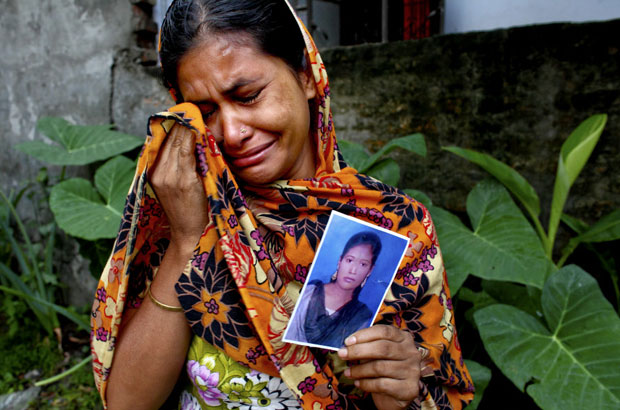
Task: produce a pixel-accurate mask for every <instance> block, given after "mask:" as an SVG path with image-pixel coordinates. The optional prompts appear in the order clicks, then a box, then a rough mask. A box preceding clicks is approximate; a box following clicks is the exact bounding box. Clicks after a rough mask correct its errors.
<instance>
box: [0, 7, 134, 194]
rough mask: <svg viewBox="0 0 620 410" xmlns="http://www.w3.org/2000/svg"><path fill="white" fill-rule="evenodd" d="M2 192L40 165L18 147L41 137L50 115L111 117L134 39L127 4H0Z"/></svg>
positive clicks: (90, 120) (85, 119)
mask: <svg viewBox="0 0 620 410" xmlns="http://www.w3.org/2000/svg"><path fill="white" fill-rule="evenodd" d="M0 13H1V14H0V38H2V49H3V52H2V58H1V59H0V95H2V98H1V99H0V121H1V122H2V124H3V126H2V128H1V129H0V140H1V141H2V145H3V147H4V149H3V150H1V151H0V187H2V188H7V187H12V188H14V187H16V186H17V185H18V183H19V182H20V181H23V180H25V179H29V178H31V177H32V176H33V175H36V172H37V169H38V168H39V166H40V165H41V164H38V163H36V162H35V161H32V160H30V159H29V157H27V156H26V155H24V154H21V153H19V152H17V151H15V150H13V149H12V148H10V147H12V146H13V145H14V144H15V143H17V142H21V141H28V140H33V139H35V138H41V135H39V134H38V132H36V130H35V125H36V121H37V119H38V118H39V117H41V116H44V115H54V116H61V117H65V118H67V119H69V120H71V121H74V122H76V123H80V124H102V123H107V122H108V121H109V119H110V98H111V91H112V66H113V61H114V55H115V54H116V53H117V51H118V49H120V48H121V47H127V45H128V44H130V42H131V41H132V27H131V18H132V12H131V3H130V2H129V1H128V0H108V1H100V0H3V1H0Z"/></svg>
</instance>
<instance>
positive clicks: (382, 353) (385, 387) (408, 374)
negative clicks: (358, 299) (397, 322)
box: [338, 325, 421, 410]
mask: <svg viewBox="0 0 620 410" xmlns="http://www.w3.org/2000/svg"><path fill="white" fill-rule="evenodd" d="M345 346H346V347H343V348H342V349H340V350H339V351H338V355H339V356H340V357H341V358H342V359H345V360H347V361H349V360H360V361H361V364H357V365H354V366H351V367H350V368H348V369H346V370H345V373H344V374H345V376H347V377H350V378H352V379H354V380H355V385H356V386H357V387H359V388H360V389H362V390H364V391H367V392H369V393H372V398H373V400H374V402H375V405H376V406H377V409H379V410H383V409H406V408H407V407H408V406H409V404H410V403H411V402H412V401H413V400H414V399H415V398H416V397H418V394H419V380H420V367H421V355H420V352H419V351H418V349H417V347H416V346H415V343H414V342H413V336H412V335H411V333H409V332H407V331H405V330H402V329H398V328H396V327H394V326H389V325H375V326H371V327H369V328H366V329H362V330H359V331H357V332H355V333H354V334H352V335H351V336H349V337H348V338H347V339H346V340H345Z"/></svg>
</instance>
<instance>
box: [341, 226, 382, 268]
mask: <svg viewBox="0 0 620 410" xmlns="http://www.w3.org/2000/svg"><path fill="white" fill-rule="evenodd" d="M357 245H370V247H371V248H372V265H373V266H374V265H375V262H377V258H378V257H379V253H380V252H381V239H379V236H377V234H376V233H374V232H371V231H362V232H359V233H356V234H355V235H353V236H352V237H351V238H349V240H348V241H347V243H346V245H344V249H343V250H342V255H340V259H342V258H343V257H344V255H346V254H347V252H348V251H349V249H351V248H353V247H354V246H357Z"/></svg>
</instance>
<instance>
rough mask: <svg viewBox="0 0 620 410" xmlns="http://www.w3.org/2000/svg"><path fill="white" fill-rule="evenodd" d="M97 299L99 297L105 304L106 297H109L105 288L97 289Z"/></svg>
mask: <svg viewBox="0 0 620 410" xmlns="http://www.w3.org/2000/svg"><path fill="white" fill-rule="evenodd" d="M96 297H97V300H99V301H101V302H105V300H106V297H107V293H106V291H105V288H104V287H101V288H99V289H97V294H96Z"/></svg>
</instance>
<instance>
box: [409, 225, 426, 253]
mask: <svg viewBox="0 0 620 410" xmlns="http://www.w3.org/2000/svg"><path fill="white" fill-rule="evenodd" d="M407 236H408V237H409V244H408V245H407V251H406V252H405V256H406V257H407V258H413V257H414V256H415V254H416V253H418V252H420V250H421V249H422V247H423V246H424V242H421V241H418V242H416V239H417V238H418V234H416V233H413V232H411V231H409V232H407ZM414 252H415V253H414Z"/></svg>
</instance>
